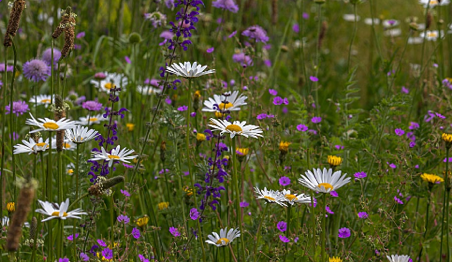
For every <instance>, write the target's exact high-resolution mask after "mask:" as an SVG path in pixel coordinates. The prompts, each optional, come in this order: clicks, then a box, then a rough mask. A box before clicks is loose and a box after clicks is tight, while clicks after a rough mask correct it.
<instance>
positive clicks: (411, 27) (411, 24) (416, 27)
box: [410, 22, 419, 31]
mask: <svg viewBox="0 0 452 262" xmlns="http://www.w3.org/2000/svg"><path fill="white" fill-rule="evenodd" d="M410 29H411V30H413V31H418V30H419V25H418V24H417V23H416V22H412V23H410Z"/></svg>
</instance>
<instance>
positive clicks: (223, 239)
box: [206, 228, 240, 247]
mask: <svg viewBox="0 0 452 262" xmlns="http://www.w3.org/2000/svg"><path fill="white" fill-rule="evenodd" d="M239 236H240V231H239V230H238V229H233V228H231V229H230V230H229V231H228V228H223V229H220V235H218V234H217V233H216V232H212V234H211V235H208V236H207V238H209V240H206V243H208V244H211V245H215V246H217V247H222V246H227V245H229V243H231V242H232V241H234V239H236V238H238V237H239Z"/></svg>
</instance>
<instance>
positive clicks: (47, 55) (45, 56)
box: [42, 48, 61, 69]
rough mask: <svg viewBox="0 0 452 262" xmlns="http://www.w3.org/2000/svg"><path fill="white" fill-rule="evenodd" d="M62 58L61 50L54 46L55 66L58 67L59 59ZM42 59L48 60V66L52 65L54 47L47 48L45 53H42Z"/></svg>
mask: <svg viewBox="0 0 452 262" xmlns="http://www.w3.org/2000/svg"><path fill="white" fill-rule="evenodd" d="M60 58H61V52H60V50H58V49H56V48H54V49H53V63H54V64H53V68H54V69H56V66H57V63H58V60H60ZM42 60H43V61H44V62H46V64H47V65H48V66H51V65H52V64H51V63H52V62H51V61H52V48H47V49H46V50H45V51H44V52H43V53H42Z"/></svg>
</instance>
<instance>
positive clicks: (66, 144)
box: [52, 137, 76, 151]
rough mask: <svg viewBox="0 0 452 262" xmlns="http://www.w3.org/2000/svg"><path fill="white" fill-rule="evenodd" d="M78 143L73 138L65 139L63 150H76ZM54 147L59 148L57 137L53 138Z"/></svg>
mask: <svg viewBox="0 0 452 262" xmlns="http://www.w3.org/2000/svg"><path fill="white" fill-rule="evenodd" d="M75 147H76V145H75V144H74V143H72V141H71V140H69V139H65V140H64V142H63V150H69V151H74V149H75ZM52 148H57V140H56V137H54V138H53V139H52Z"/></svg>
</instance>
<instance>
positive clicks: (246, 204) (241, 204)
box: [240, 201, 250, 208]
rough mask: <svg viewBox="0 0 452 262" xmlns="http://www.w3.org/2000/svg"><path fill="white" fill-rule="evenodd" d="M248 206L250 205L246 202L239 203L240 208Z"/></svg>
mask: <svg viewBox="0 0 452 262" xmlns="http://www.w3.org/2000/svg"><path fill="white" fill-rule="evenodd" d="M249 205H250V203H248V202H246V201H243V202H240V207H241V208H244V207H248V206H249Z"/></svg>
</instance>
